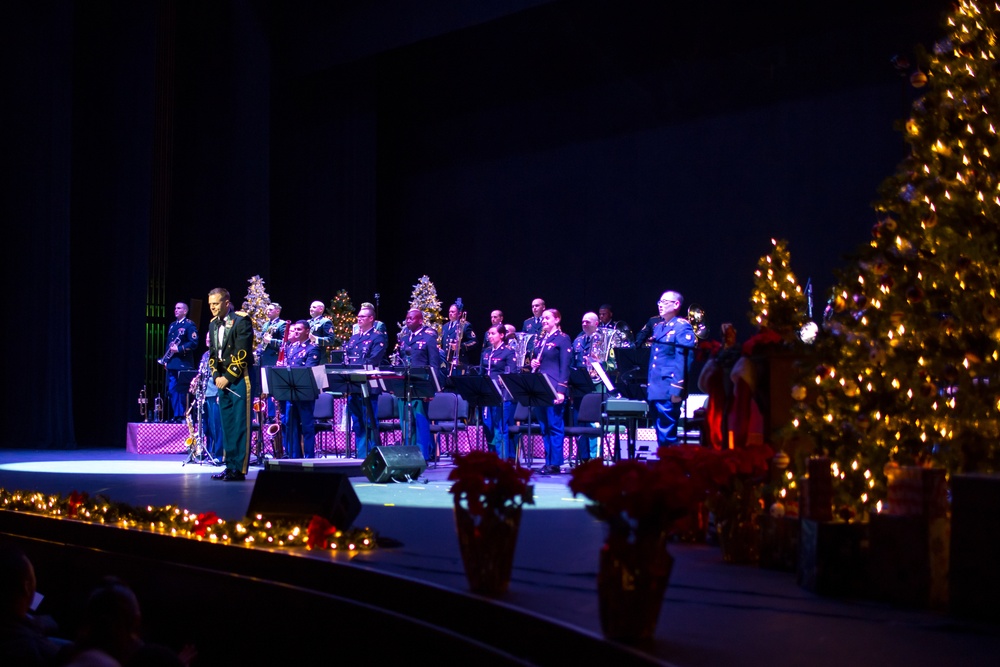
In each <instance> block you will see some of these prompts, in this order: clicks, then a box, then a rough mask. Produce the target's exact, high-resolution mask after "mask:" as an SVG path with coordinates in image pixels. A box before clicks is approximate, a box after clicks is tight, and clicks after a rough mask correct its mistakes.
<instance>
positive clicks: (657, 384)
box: [646, 317, 696, 446]
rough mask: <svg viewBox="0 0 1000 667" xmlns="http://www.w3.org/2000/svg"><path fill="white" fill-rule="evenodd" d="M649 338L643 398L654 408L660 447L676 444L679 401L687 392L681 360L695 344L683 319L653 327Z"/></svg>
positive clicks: (689, 328) (692, 330) (675, 318)
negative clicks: (649, 345)
mask: <svg viewBox="0 0 1000 667" xmlns="http://www.w3.org/2000/svg"><path fill="white" fill-rule="evenodd" d="M650 341H652V350H650V353H649V374H648V376H647V377H646V384H647V394H646V397H647V399H648V400H649V402H650V404H651V405H652V406H653V408H654V409H655V410H656V441H657V443H658V444H659V445H661V446H663V445H675V444H677V423H678V422H679V421H680V416H681V400H682V399H683V398H684V396H685V395H686V393H687V392H686V389H685V388H684V376H685V372H684V370H685V368H684V362H685V360H686V359H688V357H689V356H690V353H691V351H693V349H694V346H695V344H696V341H695V336H694V329H692V328H691V323H690V322H688V321H687V320H685V319H684V318H682V317H673V318H671V319H670V321H669V322H663V321H660V322H659V323H658V324H656V325H655V326H654V327H653V334H652V336H650ZM684 348H686V349H684Z"/></svg>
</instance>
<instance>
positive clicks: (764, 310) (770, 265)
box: [750, 239, 806, 340]
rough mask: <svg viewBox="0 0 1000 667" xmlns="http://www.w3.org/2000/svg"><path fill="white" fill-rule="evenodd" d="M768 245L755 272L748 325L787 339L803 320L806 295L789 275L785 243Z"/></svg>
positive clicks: (787, 253) (789, 261)
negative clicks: (775, 333) (770, 247)
mask: <svg viewBox="0 0 1000 667" xmlns="http://www.w3.org/2000/svg"><path fill="white" fill-rule="evenodd" d="M771 245H772V246H774V247H773V248H772V250H771V252H770V253H768V254H766V255H764V256H763V257H761V258H760V259H759V260H758V261H757V270H756V271H754V286H753V293H752V294H751V296H750V308H751V311H750V323H751V324H753V325H754V326H756V327H758V328H760V329H771V330H772V331H775V332H777V333H778V334H780V335H781V336H782V337H783V338H787V339H789V340H790V339H791V338H792V337H793V336H794V335H795V333H796V332H797V331H798V330H799V328H800V327H801V326H802V325H803V324H804V323H805V321H806V296H805V294H803V292H802V286H801V285H799V283H798V281H797V280H796V279H795V274H794V273H793V272H792V268H791V255H790V254H789V252H788V241H785V240H775V239H771Z"/></svg>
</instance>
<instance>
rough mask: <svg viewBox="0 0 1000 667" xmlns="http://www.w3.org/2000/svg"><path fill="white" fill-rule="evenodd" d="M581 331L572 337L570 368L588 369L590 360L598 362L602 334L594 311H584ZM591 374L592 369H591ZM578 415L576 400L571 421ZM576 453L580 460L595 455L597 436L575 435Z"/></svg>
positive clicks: (585, 459) (589, 368) (574, 420)
mask: <svg viewBox="0 0 1000 667" xmlns="http://www.w3.org/2000/svg"><path fill="white" fill-rule="evenodd" d="M582 327H583V331H582V332H581V333H580V335H579V336H577V337H576V338H574V339H573V360H572V362H571V363H570V366H571V368H574V369H576V368H582V369H583V370H587V371H590V370H591V365H590V363H591V362H592V361H597V362H600V361H602V359H600V355H599V350H600V347H601V336H602V335H604V334H603V333H602V332H600V331H599V330H598V329H599V323H598V316H597V314H596V313H585V314H584V316H583V323H582ZM591 375H593V371H591ZM579 416H580V406H579V404H578V402H577V401H574V402H573V423H574V424H576V423H577V418H578V417H579ZM576 455H577V458H578V459H580V460H581V461H587V460H589V459H591V458H593V457H595V456H597V438H591V437H589V436H585V435H579V436H577V437H576Z"/></svg>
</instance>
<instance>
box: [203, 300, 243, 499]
mask: <svg viewBox="0 0 1000 667" xmlns="http://www.w3.org/2000/svg"><path fill="white" fill-rule="evenodd" d="M208 309H209V310H210V311H211V312H212V321H211V322H210V323H209V325H208V333H209V336H210V339H209V350H208V351H209V353H210V354H209V360H208V363H209V368H211V370H212V380H213V382H215V386H216V387H218V389H219V413H220V414H221V415H222V430H223V433H224V434H225V435H224V436H223V441H224V443H225V451H226V469H225V471H223V472H220V473H218V474H215V475H212V478H213V479H221V480H223V481H225V482H242V481H243V480H245V479H246V474H247V469H248V468H249V466H250V456H249V454H250V407H251V406H250V401H249V400H247V397H248V396H249V395H250V365H251V364H252V363H253V325H252V324H250V318H248V317H246V316H245V315H241V314H239V313H234V312H233V309H232V305H231V304H230V301H229V291H228V290H225V289H223V288H221V287H216V288H215V289H213V290H212V291H211V292H209V293H208Z"/></svg>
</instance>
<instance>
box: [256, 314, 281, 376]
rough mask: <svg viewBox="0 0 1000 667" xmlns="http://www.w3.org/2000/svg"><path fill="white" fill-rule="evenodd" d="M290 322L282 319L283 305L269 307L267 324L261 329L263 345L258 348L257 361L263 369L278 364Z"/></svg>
mask: <svg viewBox="0 0 1000 667" xmlns="http://www.w3.org/2000/svg"><path fill="white" fill-rule="evenodd" d="M287 326H288V322H286V321H285V320H283V319H281V304H280V303H277V302H271V304H270V305H269V306H268V307H267V322H264V326H263V327H261V330H260V333H261V343H260V345H259V346H257V359H258V363H260V367H261V368H267V367H268V366H274V365H276V364H277V363H278V352H280V351H281V345H282V344H283V342H284V339H285V327H287Z"/></svg>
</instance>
